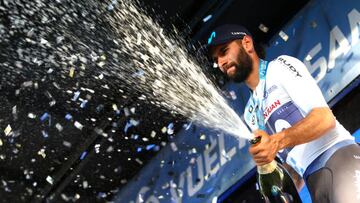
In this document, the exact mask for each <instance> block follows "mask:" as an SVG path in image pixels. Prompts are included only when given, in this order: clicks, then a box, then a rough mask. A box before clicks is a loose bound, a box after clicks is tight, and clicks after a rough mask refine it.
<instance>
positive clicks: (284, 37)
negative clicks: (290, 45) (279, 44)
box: [279, 30, 289, 42]
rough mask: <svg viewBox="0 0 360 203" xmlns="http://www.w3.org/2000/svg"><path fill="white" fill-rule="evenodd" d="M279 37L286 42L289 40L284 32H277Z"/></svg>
mask: <svg viewBox="0 0 360 203" xmlns="http://www.w3.org/2000/svg"><path fill="white" fill-rule="evenodd" d="M279 36H280V37H281V38H282V39H283V40H284V41H285V42H286V41H287V40H288V39H289V36H288V35H287V34H286V33H285V32H284V31H282V30H281V31H280V32H279Z"/></svg>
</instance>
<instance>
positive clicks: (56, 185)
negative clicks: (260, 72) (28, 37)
mask: <svg viewBox="0 0 360 203" xmlns="http://www.w3.org/2000/svg"><path fill="white" fill-rule="evenodd" d="M307 2H308V1H307V0H299V1H285V0H274V1H266V0H253V1H231V0H212V1H210V0H196V1H195V0H171V1H169V0H146V1H140V2H139V4H140V5H141V6H142V7H143V8H144V9H145V10H146V12H148V13H149V14H151V15H152V16H153V17H154V19H156V20H157V21H158V22H159V23H160V24H161V25H162V26H163V27H164V28H165V29H166V30H168V31H169V32H172V31H171V30H172V27H173V26H174V27H175V28H176V29H177V30H179V31H180V33H181V35H182V36H183V37H185V38H186V39H188V41H189V44H195V45H199V44H203V42H204V41H205V40H206V39H207V35H208V33H209V32H210V31H211V30H212V29H213V28H214V27H215V26H217V25H221V24H224V23H238V24H242V25H244V26H246V27H247V28H248V29H249V31H250V32H251V33H252V34H253V36H254V38H255V40H256V41H258V42H259V43H262V44H263V45H265V46H266V45H267V43H268V41H269V40H270V39H271V38H272V37H273V36H274V35H276V34H277V33H278V32H279V31H280V29H281V28H282V27H283V26H284V25H285V24H286V23H287V22H289V20H291V18H292V17H293V16H294V15H295V14H296V13H297V12H299V11H300V10H301V9H302V8H303V7H304V6H305V5H306V3H307ZM0 5H1V6H2V7H5V8H6V3H5V1H1V4H0ZM210 14H211V15H212V16H213V17H212V19H210V20H209V21H207V22H203V21H202V20H203V18H204V17H206V16H208V15H210ZM8 15H9V12H7V11H6V10H2V9H0V23H1V24H3V25H5V26H10V24H7V22H8ZM260 24H263V25H265V26H266V27H268V28H269V31H268V32H266V33H265V32H263V31H261V30H260V29H259V25H260ZM0 45H1V47H0V50H1V54H0V60H1V61H0V62H1V76H0V78H1V83H0V84H1V86H0V105H1V106H0V129H2V130H1V132H0V139H1V140H2V142H3V146H0V202H29V201H34V202H48V201H50V202H68V201H70V202H73V201H79V202H106V201H111V199H112V197H113V195H114V194H116V193H117V192H118V191H119V190H121V188H122V187H124V186H125V185H126V184H127V182H128V181H130V180H131V179H132V178H133V177H134V176H135V175H136V174H137V173H138V172H139V171H140V170H141V168H142V167H143V166H144V165H146V163H147V162H149V161H150V160H151V158H152V157H154V156H155V155H156V154H157V152H158V151H159V150H160V149H161V148H162V147H163V146H165V145H166V144H167V142H168V140H169V139H172V137H173V136H176V135H171V134H167V133H166V132H165V133H163V132H162V131H161V130H162V128H163V127H167V126H169V124H170V123H173V124H174V131H175V134H176V132H177V131H178V130H179V129H180V128H181V127H182V124H183V123H184V121H186V118H182V117H180V116H174V115H171V114H170V113H169V112H165V111H163V110H162V109H159V108H158V107H156V106H154V105H150V104H149V103H146V102H144V101H141V100H139V99H138V96H139V95H138V94H137V93H134V92H124V93H123V97H122V98H117V97H115V96H114V95H116V94H115V93H114V91H115V89H116V87H111V86H110V88H109V89H104V88H100V87H99V85H98V84H88V85H89V86H91V87H92V88H93V89H95V90H96V92H97V93H98V92H100V93H99V94H96V95H93V96H92V98H91V100H92V101H96V102H91V103H90V104H89V105H88V106H87V107H86V108H85V109H81V108H79V107H78V105H79V104H80V103H81V102H77V103H76V105H73V104H70V103H69V102H67V101H68V100H69V95H66V94H63V92H61V91H59V90H58V89H57V88H56V87H53V86H52V85H51V84H46V83H41V82H39V84H38V87H37V89H36V91H31V90H29V89H28V88H26V87H24V82H26V81H28V80H29V79H28V78H32V77H35V76H34V72H32V71H31V70H28V71H27V72H23V73H22V74H21V75H20V74H12V73H9V72H8V71H9V69H8V68H6V67H7V66H6V63H5V62H6V61H8V60H10V59H9V58H10V57H11V56H12V55H11V53H10V51H6V50H11V49H10V48H11V47H16V46H17V38H16V36H14V37H13V38H11V39H10V40H9V41H7V42H4V43H0ZM4 61H5V62H4ZM216 74H219V73H216ZM36 77H39V78H41V76H36ZM50 79H51V78H50ZM55 79H56V77H55V78H53V80H55ZM64 80H66V79H64ZM8 81H11V82H8ZM57 82H58V83H59V84H60V85H65V84H70V83H66V82H64V81H57ZM81 82H82V83H85V84H86V81H81ZM31 85H32V86H34V84H31ZM72 85H74V86H77V87H79V85H78V84H72ZM62 88H63V89H66V88H67V87H64V86H62ZM69 89H71V88H70V87H69ZM72 90H73V91H75V90H74V89H72ZM47 92H50V93H51V94H52V95H57V96H58V97H57V98H58V99H57V103H56V104H55V105H54V106H52V107H51V108H48V104H49V102H51V97H49V95H48V94H47ZM100 94H103V95H107V97H106V98H105V99H104V97H102V96H101V95H100ZM113 103H116V104H118V109H119V111H118V112H114V110H113V109H112V104H113ZM359 103H360V96H359V88H356V89H355V90H354V91H352V92H351V93H350V94H348V95H347V96H346V97H345V98H344V99H342V100H341V101H340V102H339V103H338V104H337V105H336V106H334V107H333V111H334V114H335V115H336V117H337V119H338V120H339V121H340V122H341V123H342V124H343V125H344V126H345V127H346V128H347V129H348V130H349V131H350V132H354V131H355V130H356V129H358V128H359V123H360V121H359V119H360V117H359V116H355V114H356V112H359V110H360V109H359V108H360V107H359V105H356V104H359ZM14 106H16V109H17V114H16V116H14V114H13V113H12V112H13V108H14ZM45 110H46V112H48V113H49V114H51V115H53V118H54V119H53V120H52V121H51V122H53V123H49V122H50V120H46V121H45V122H41V123H39V122H38V121H35V120H34V119H29V117H28V114H29V112H31V113H34V114H36V115H37V119H39V117H41V116H42V115H43V114H44V112H45ZM125 112H130V113H129V114H126V113H125ZM67 113H71V114H72V115H77V116H78V120H79V122H80V123H82V124H83V125H84V128H83V129H82V130H81V131H79V130H78V129H76V128H75V127H74V126H73V124H71V123H69V122H67V121H66V120H65V119H56V118H64V116H65V115H66V114H67ZM89 118H93V119H96V121H95V122H94V121H92V120H90V119H89ZM131 119H135V120H137V121H139V122H140V124H139V125H138V126H135V127H130V128H129V129H128V130H127V131H126V132H125V130H124V128H125V126H126V124H127V123H129V122H130V120H131ZM9 123H11V127H12V128H13V131H14V132H13V134H12V136H10V137H6V136H5V135H4V133H3V130H4V129H5V128H6V126H7V125H8V124H9ZM55 123H59V124H61V126H62V127H63V130H62V131H59V130H57V129H56V128H55V127H54V125H55ZM50 126H51V127H50ZM99 129H101V131H100V130H99ZM44 132H46V133H47V136H46V135H44ZM152 132H156V135H155V136H151V134H152ZM149 146H153V147H151V148H150V147H149ZM147 147H149V148H150V149H147ZM41 149H45V152H46V157H45V158H43V157H42V156H40V155H39V154H38V152H39V151H40V150H41ZM139 149H141V151H139ZM85 155H86V156H85ZM80 157H81V158H80ZM48 176H50V177H51V178H52V180H53V184H49V182H48V181H46V178H47V177H48ZM240 193H241V191H240ZM242 193H244V192H242ZM236 197H238V198H240V199H241V195H240V194H238V195H235V196H234V195H233V196H232V197H230V200H231V199H232V200H233V201H234V202H238V201H239V202H241V201H240V199H237V200H236ZM244 198H245V197H244ZM249 201H251V200H249Z"/></svg>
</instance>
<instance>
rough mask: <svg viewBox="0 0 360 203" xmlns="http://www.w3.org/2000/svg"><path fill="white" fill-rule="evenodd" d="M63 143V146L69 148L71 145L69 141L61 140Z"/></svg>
mask: <svg viewBox="0 0 360 203" xmlns="http://www.w3.org/2000/svg"><path fill="white" fill-rule="evenodd" d="M63 145H64V146H65V147H68V148H70V147H71V143H70V142H68V141H65V140H64V141H63Z"/></svg>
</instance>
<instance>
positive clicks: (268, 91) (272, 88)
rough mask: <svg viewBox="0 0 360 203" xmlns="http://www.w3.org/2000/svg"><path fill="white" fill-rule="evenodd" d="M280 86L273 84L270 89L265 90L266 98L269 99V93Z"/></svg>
mask: <svg viewBox="0 0 360 203" xmlns="http://www.w3.org/2000/svg"><path fill="white" fill-rule="evenodd" d="M277 88H278V87H277V86H276V85H273V86H271V87H270V88H269V89H267V90H266V91H265V95H264V99H267V98H268V96H269V94H271V93H272V92H273V91H274V90H276V89H277Z"/></svg>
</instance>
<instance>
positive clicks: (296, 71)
mask: <svg viewBox="0 0 360 203" xmlns="http://www.w3.org/2000/svg"><path fill="white" fill-rule="evenodd" d="M277 60H278V61H280V62H281V63H282V64H284V65H285V67H286V68H288V69H289V70H290V71H291V72H293V73H295V76H296V77H302V76H301V75H300V73H299V71H298V70H296V68H295V67H294V66H292V65H291V64H290V63H288V62H287V61H286V60H285V59H283V58H281V57H279V58H277Z"/></svg>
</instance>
